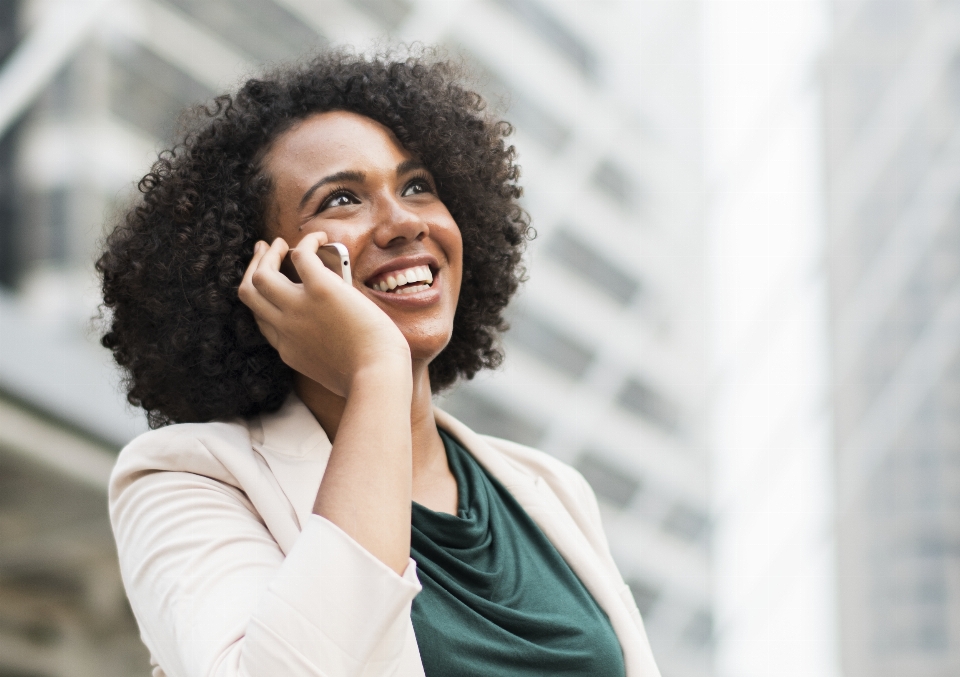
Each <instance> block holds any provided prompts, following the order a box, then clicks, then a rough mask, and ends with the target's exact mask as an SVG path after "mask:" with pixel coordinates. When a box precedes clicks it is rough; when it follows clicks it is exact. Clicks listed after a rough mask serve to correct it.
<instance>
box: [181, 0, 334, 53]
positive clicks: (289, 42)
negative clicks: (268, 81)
mask: <svg viewBox="0 0 960 677" xmlns="http://www.w3.org/2000/svg"><path fill="white" fill-rule="evenodd" d="M169 1H170V2H171V3H173V4H174V5H176V6H177V7H179V8H180V9H181V10H183V11H184V12H186V13H187V14H189V15H190V16H192V17H193V18H195V19H196V20H197V21H199V22H200V23H202V24H203V25H204V26H206V27H207V28H208V29H210V30H211V31H212V32H214V33H216V34H217V35H219V36H220V37H222V38H223V39H224V40H226V41H228V42H230V43H231V44H233V45H234V46H236V47H237V48H238V49H239V50H240V51H242V52H245V53H247V54H249V55H250V56H252V57H253V58H254V59H255V60H257V61H260V62H271V61H282V60H284V59H290V58H294V57H298V56H300V55H302V54H303V53H304V52H307V51H310V50H315V49H317V48H318V47H319V46H321V45H322V44H323V43H324V42H325V41H324V40H323V38H322V37H321V36H320V35H319V34H317V33H316V32H314V31H313V30H312V29H311V28H310V27H309V26H307V25H306V24H305V23H304V22H303V21H301V20H300V19H299V18H298V17H296V16H294V15H293V14H291V13H290V12H289V11H288V10H287V9H285V8H284V7H281V6H280V5H278V4H276V3H275V2H273V0H169Z"/></svg>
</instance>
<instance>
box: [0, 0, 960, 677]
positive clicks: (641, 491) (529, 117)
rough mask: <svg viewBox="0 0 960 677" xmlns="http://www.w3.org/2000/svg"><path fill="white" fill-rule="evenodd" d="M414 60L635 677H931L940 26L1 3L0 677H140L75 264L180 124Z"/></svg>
mask: <svg viewBox="0 0 960 677" xmlns="http://www.w3.org/2000/svg"><path fill="white" fill-rule="evenodd" d="M413 41H422V42H424V43H427V44H434V45H440V46H441V47H443V48H444V49H445V50H446V51H447V53H448V54H450V55H451V56H453V57H456V58H458V59H462V60H463V61H464V63H465V64H466V65H467V66H468V67H469V68H470V70H471V71H472V73H473V74H474V79H475V82H474V84H475V86H476V87H477V88H478V89H479V90H480V91H481V92H482V93H483V94H484V95H485V96H486V97H487V99H488V101H489V102H490V106H491V108H492V109H493V110H494V111H496V112H497V114H499V115H503V116H504V117H505V118H506V119H509V120H510V121H511V122H513V123H514V124H515V127H516V130H517V132H516V135H515V137H514V142H515V144H516V146H517V148H518V150H519V157H520V162H521V165H522V167H523V172H524V173H523V179H522V182H523V184H524V186H525V189H526V193H525V197H524V202H525V206H526V208H527V209H528V211H529V212H530V213H531V214H532V216H533V220H534V225H535V226H536V228H537V231H538V237H537V239H536V240H535V241H534V242H533V243H532V244H531V245H530V248H529V253H528V261H527V265H528V269H529V275H530V280H529V282H528V283H527V284H526V286H525V288H524V289H523V290H522V292H521V294H520V295H519V296H518V298H517V299H516V301H515V302H514V303H513V304H512V306H511V308H510V319H511V324H512V330H511V331H510V332H509V334H508V335H507V336H506V339H505V345H506V348H507V356H508V357H507V360H506V363H505V365H504V367H503V369H501V370H499V371H497V372H495V373H488V374H483V375H481V376H479V377H478V378H477V379H475V380H474V381H472V382H470V383H465V384H462V385H460V386H459V387H457V388H456V389H455V390H453V391H452V392H450V393H446V394H444V395H443V396H442V397H441V398H440V404H441V406H443V407H445V408H446V409H448V410H449V411H451V412H452V413H454V414H455V415H456V416H458V417H460V418H461V419H462V420H464V421H465V422H466V423H468V424H469V425H471V426H473V427H474V428H475V429H477V430H479V431H481V432H486V433H492V434H496V435H500V436H503V437H507V438H510V439H514V440H516V441H519V442H522V443H526V444H531V445H534V446H538V447H540V448H542V449H544V450H546V451H548V452H550V453H551V454H554V455H555V456H557V457H559V458H561V459H563V460H564V461H566V462H568V463H571V464H573V465H574V466H576V467H577V468H578V469H579V470H580V471H581V472H582V473H583V474H584V475H585V476H586V478H587V479H588V480H589V481H590V483H591V484H592V485H593V487H594V489H595V490H596V493H597V495H598V497H599V499H600V502H601V508H602V512H603V518H604V521H605V525H606V529H607V533H608V535H609V538H610V541H611V547H612V550H613V553H614V556H615V558H616V560H617V562H618V564H619V566H620V568H621V571H622V572H623V574H624V576H625V577H626V578H627V580H628V582H629V585H630V587H631V588H632V590H633V593H634V596H635V598H636V600H637V603H638V605H639V606H640V609H641V611H642V613H643V616H644V619H645V622H646V626H647V631H648V634H649V636H650V640H651V644H652V646H653V649H654V653H655V655H656V657H657V660H658V663H659V665H660V668H661V670H662V672H663V675H664V677H708V676H716V677H761V676H774V675H776V676H778V677H780V676H788V677H789V676H797V677H801V676H803V677H807V676H817V677H840V676H841V675H844V676H845V677H861V676H862V677H866V676H868V675H869V676H871V677H875V676H884V675H891V676H892V675H897V676H902V675H911V676H917V677H927V676H929V677H934V676H936V677H941V676H942V677H947V676H956V675H958V674H960V214H958V211H960V2H958V1H957V0H0V285H2V286H0V677H60V676H63V677H68V676H69V677H73V676H86V675H91V676H93V675H97V676H98V677H113V676H120V675H147V674H148V673H149V667H148V664H147V656H146V651H145V649H144V648H143V647H142V645H141V644H140V642H139V638H138V633H137V628H136V623H135V621H134V619H133V617H132V614H131V612H130V610H129V608H128V606H127V604H126V601H125V597H124V593H123V589H122V584H121V582H120V578H119V573H118V570H117V566H116V563H115V552H114V546H113V541H112V537H111V534H110V528H109V523H108V520H107V514H106V482H107V478H108V476H109V472H110V468H111V465H112V463H113V459H114V458H115V457H116V454H117V452H118V450H119V449H120V448H121V447H122V446H123V445H124V444H125V443H126V442H127V441H128V440H129V439H131V438H132V437H133V436H135V435H136V434H138V433H139V432H141V431H143V430H145V429H146V425H145V422H144V419H143V417H142V416H141V415H139V413H138V412H136V411H134V410H133V409H132V408H131V407H129V406H128V405H126V404H125V400H124V397H123V394H122V392H121V389H120V387H119V375H118V374H117V372H116V370H115V369H114V368H113V367H112V365H111V361H110V356H109V354H107V352H106V351H105V350H104V349H102V348H100V347H99V345H98V343H97V334H98V324H97V321H96V320H95V317H96V315H97V304H98V292H97V281H96V278H95V276H94V275H93V268H92V262H93V260H94V259H95V257H96V252H97V248H98V242H99V241H100V239H101V238H102V237H103V236H104V234H105V229H106V228H108V227H109V225H110V224H111V223H112V221H113V220H114V219H115V218H116V214H117V210H118V209H120V208H122V206H123V205H124V204H127V203H128V202H129V200H130V199H131V196H132V195H133V194H134V190H135V189H134V185H135V182H136V181H137V180H138V179H139V177H140V176H142V175H143V174H144V173H145V172H146V171H147V169H148V168H149V165H150V163H151V162H152V159H153V158H155V157H156V153H157V151H158V150H160V149H162V148H164V147H166V146H167V145H168V144H169V143H170V141H171V139H172V138H173V137H174V135H175V131H176V129H177V120H178V115H179V113H180V112H181V111H182V110H183V109H184V108H185V107H188V106H190V105H193V104H196V103H199V102H203V101H207V100H209V99H210V98H211V97H212V96H214V95H215V94H217V93H219V92H222V91H226V90H229V89H232V88H234V87H236V86H237V84H238V83H240V82H242V81H243V79H244V78H245V77H247V76H249V75H251V74H255V73H257V72H258V71H259V70H262V69H263V68H265V67H268V66H269V65H270V64H276V63H280V62H283V61H286V60H289V59H295V58H297V57H300V56H302V55H304V54H309V53H312V52H316V51H317V50H321V49H324V48H325V47H328V46H330V45H344V44H346V45H353V46H355V47H356V49H358V50H371V49H376V48H377V47H378V46H380V47H382V46H385V45H391V44H397V43H410V42H413Z"/></svg>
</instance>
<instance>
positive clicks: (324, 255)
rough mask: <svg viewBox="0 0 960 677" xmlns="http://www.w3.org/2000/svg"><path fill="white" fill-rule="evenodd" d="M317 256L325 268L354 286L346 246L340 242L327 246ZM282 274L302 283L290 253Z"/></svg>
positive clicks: (285, 258)
mask: <svg viewBox="0 0 960 677" xmlns="http://www.w3.org/2000/svg"><path fill="white" fill-rule="evenodd" d="M317 256H319V257H320V261H321V262H322V263H323V265H324V266H326V267H327V268H328V269H330V270H332V271H333V272H335V273H336V274H337V275H339V276H340V277H341V278H343V281H344V282H346V283H347V284H350V285H352V284H353V274H352V273H351V272H350V252H349V251H347V248H346V246H344V245H343V244H341V243H340V242H331V243H330V244H325V245H323V246H322V247H320V249H318V250H317ZM280 272H281V273H283V274H284V275H286V276H287V277H289V278H290V279H291V280H293V281H294V282H302V280H301V279H300V276H299V275H298V274H297V269H296V267H294V265H293V261H291V260H290V252H287V255H286V256H285V257H283V263H281V264H280Z"/></svg>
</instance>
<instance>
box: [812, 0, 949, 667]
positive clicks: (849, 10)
mask: <svg viewBox="0 0 960 677" xmlns="http://www.w3.org/2000/svg"><path fill="white" fill-rule="evenodd" d="M834 13H835V24H836V26H837V29H836V32H835V36H834V40H833V46H832V49H831V51H830V53H829V58H828V60H827V61H826V69H825V78H824V83H825V94H826V108H825V122H826V124H825V127H826V131H827V138H826V159H827V169H828V183H827V191H828V197H829V202H828V222H829V238H830V239H829V250H830V272H831V301H832V317H833V337H832V341H833V344H832V352H833V362H834V373H835V377H834V380H835V386H834V388H835V390H834V402H835V405H836V410H835V437H836V448H837V468H838V488H839V493H838V518H839V532H838V533H839V540H838V556H839V564H840V568H839V591H840V609H841V648H842V658H843V664H844V670H845V674H846V675H847V677H860V676H861V675H871V676H875V675H876V676H880V675H906V674H909V675H916V676H917V677H928V676H929V677H934V676H937V677H939V676H946V675H956V674H958V673H960V549H958V543H960V541H958V534H960V493H958V487H960V221H958V211H957V205H958V199H960V182H958V179H960V175H958V172H957V167H958V160H960V135H958V132H957V129H958V122H960V89H958V82H960V79H958V74H960V70H958V67H960V60H958V54H960V8H958V6H957V4H956V3H950V2H919V1H916V0H887V1H882V2H881V1H879V0H868V1H866V2H862V3H845V2H836V3H834Z"/></svg>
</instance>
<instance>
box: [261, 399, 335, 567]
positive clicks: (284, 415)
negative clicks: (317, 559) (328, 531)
mask: <svg viewBox="0 0 960 677" xmlns="http://www.w3.org/2000/svg"><path fill="white" fill-rule="evenodd" d="M259 418H260V421H259V426H257V427H254V426H251V431H250V432H251V438H252V440H253V448H254V450H255V451H256V452H257V453H258V454H260V456H261V457H262V458H263V460H264V461H265V462H266V464H267V466H268V468H269V469H270V472H271V473H272V474H273V476H274V477H275V478H276V481H277V485H278V487H279V490H280V491H281V492H282V493H283V495H284V496H286V498H287V500H288V501H289V502H290V506H291V508H292V511H293V514H294V517H295V521H296V530H297V533H298V534H299V532H300V531H301V530H302V529H303V526H304V525H305V524H306V522H307V519H309V517H310V515H311V514H312V513H313V504H314V502H315V501H316V498H317V490H318V489H319V488H320V480H321V479H323V473H324V470H326V467H327V461H328V460H329V458H330V449H331V444H330V440H329V439H328V438H327V434H326V432H324V430H323V428H322V427H321V426H320V424H319V423H318V422H317V419H316V418H314V416H313V414H312V413H311V412H310V410H309V409H308V408H307V406H306V405H305V404H304V403H303V402H302V401H301V400H300V398H299V397H297V396H296V395H295V394H292V393H291V395H290V396H289V397H288V398H287V401H286V402H284V404H283V406H282V407H281V408H280V409H279V410H277V411H276V412H274V413H272V414H263V415H261V416H260V417H259ZM280 546H281V549H282V550H283V551H284V553H286V552H287V551H288V550H289V548H290V547H293V543H290V544H289V545H288V544H285V543H281V544H280Z"/></svg>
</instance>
